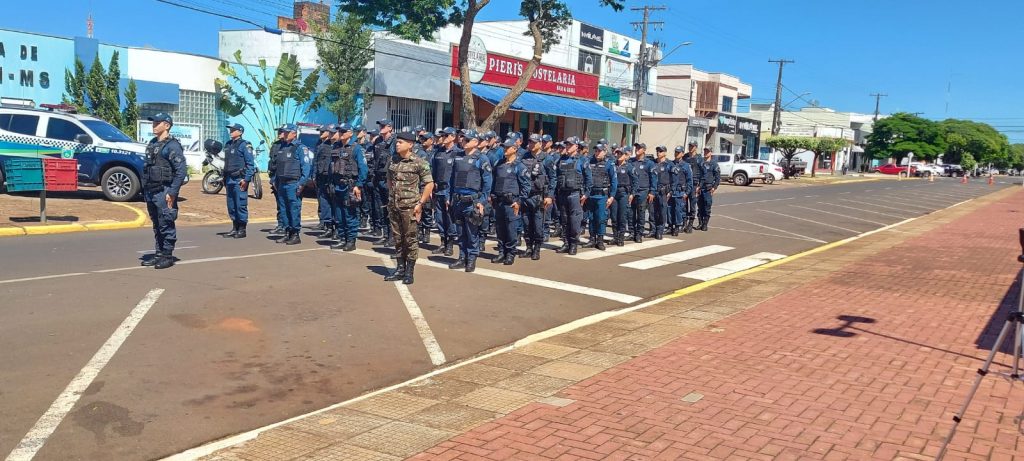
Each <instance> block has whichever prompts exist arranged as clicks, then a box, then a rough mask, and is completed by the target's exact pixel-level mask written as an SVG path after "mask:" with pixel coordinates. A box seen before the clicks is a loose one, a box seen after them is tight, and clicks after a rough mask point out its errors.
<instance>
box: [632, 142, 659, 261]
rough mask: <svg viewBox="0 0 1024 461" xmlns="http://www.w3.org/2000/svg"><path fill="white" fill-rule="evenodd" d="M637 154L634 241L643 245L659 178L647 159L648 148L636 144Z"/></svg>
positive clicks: (634, 164)
mask: <svg viewBox="0 0 1024 461" xmlns="http://www.w3.org/2000/svg"><path fill="white" fill-rule="evenodd" d="M633 146H634V147H635V148H636V154H635V155H634V157H633V160H632V162H631V163H632V165H633V171H634V172H635V173H636V181H637V184H636V189H637V191H636V193H637V199H636V200H633V207H632V215H633V216H632V218H633V241H634V242H636V243H643V241H644V225H645V224H646V221H647V206H648V205H649V204H650V203H651V202H653V201H654V192H655V191H654V190H653V189H652V188H653V187H654V186H656V185H657V177H656V176H655V175H654V162H653V161H651V159H649V158H647V146H645V145H643V144H634V145H633Z"/></svg>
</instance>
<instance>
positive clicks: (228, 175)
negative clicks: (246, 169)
mask: <svg viewBox="0 0 1024 461" xmlns="http://www.w3.org/2000/svg"><path fill="white" fill-rule="evenodd" d="M242 173H243V171H242V170H235V171H227V170H224V177H225V178H231V179H234V178H241V177H242Z"/></svg>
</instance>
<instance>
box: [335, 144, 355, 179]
mask: <svg viewBox="0 0 1024 461" xmlns="http://www.w3.org/2000/svg"><path fill="white" fill-rule="evenodd" d="M331 156H332V157H333V159H332V161H331V162H330V171H331V173H334V174H336V175H338V176H339V178H338V179H340V180H342V181H351V180H354V179H358V178H359V163H358V162H356V152H355V147H354V146H352V145H351V144H348V145H344V144H340V143H339V144H335V145H334V146H333V148H332V149H331Z"/></svg>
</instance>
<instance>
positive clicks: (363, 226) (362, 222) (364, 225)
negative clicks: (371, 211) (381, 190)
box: [359, 216, 369, 229]
mask: <svg viewBox="0 0 1024 461" xmlns="http://www.w3.org/2000/svg"><path fill="white" fill-rule="evenodd" d="M368 225H369V223H367V222H366V216H360V217H359V228H360V229H366V228H367V226H368Z"/></svg>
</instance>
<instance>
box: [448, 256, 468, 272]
mask: <svg viewBox="0 0 1024 461" xmlns="http://www.w3.org/2000/svg"><path fill="white" fill-rule="evenodd" d="M448 268H449V269H465V268H466V260H465V259H463V258H462V256H461V255H460V256H459V259H456V260H455V262H453V263H451V264H449V265H448Z"/></svg>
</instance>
